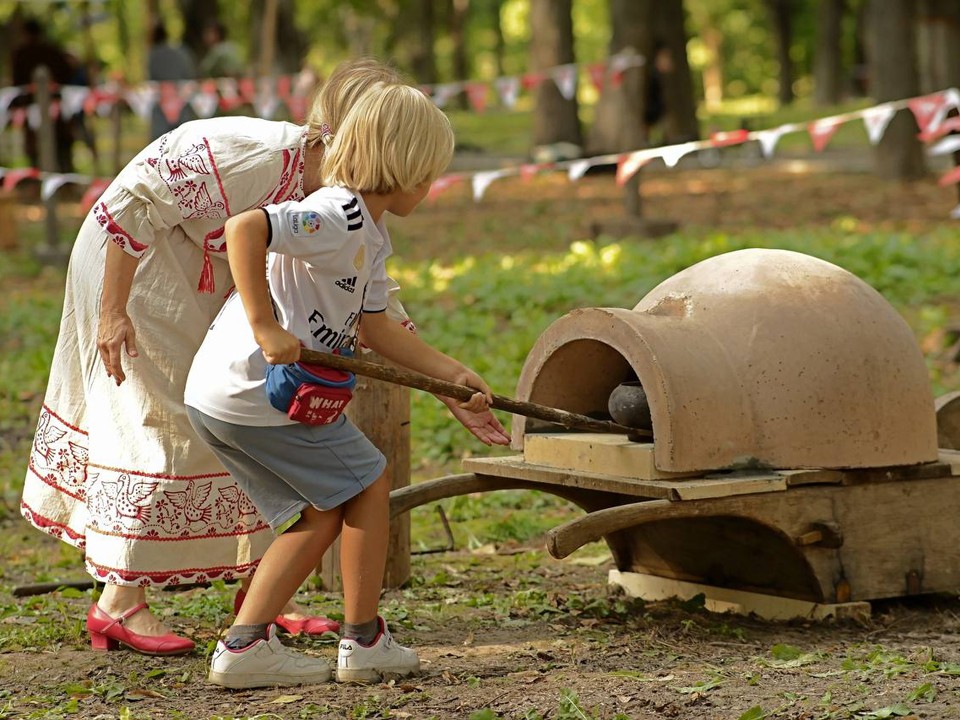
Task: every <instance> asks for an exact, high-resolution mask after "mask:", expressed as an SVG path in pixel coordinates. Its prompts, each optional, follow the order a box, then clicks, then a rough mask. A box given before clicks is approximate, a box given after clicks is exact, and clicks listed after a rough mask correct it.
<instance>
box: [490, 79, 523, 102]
mask: <svg viewBox="0 0 960 720" xmlns="http://www.w3.org/2000/svg"><path fill="white" fill-rule="evenodd" d="M494 85H496V88H497V95H498V96H499V97H500V102H501V103H502V104H503V105H504V107H508V108H513V106H514V105H516V104H517V97H518V96H519V95H520V78H518V77H512V76H511V77H501V78H497V79H496V80H495V81H494Z"/></svg>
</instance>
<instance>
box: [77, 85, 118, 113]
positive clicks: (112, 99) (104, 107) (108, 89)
mask: <svg viewBox="0 0 960 720" xmlns="http://www.w3.org/2000/svg"><path fill="white" fill-rule="evenodd" d="M93 96H96V105H97V115H99V116H100V117H109V116H110V114H111V113H112V112H113V108H114V106H115V105H116V104H117V103H118V102H120V100H121V99H122V96H121V95H120V88H119V86H118V85H117V83H115V82H111V83H110V84H109V85H105V86H103V88H102V89H100V90H98V89H96V88H94V89H93V90H91V91H90V95H89V96H88V97H87V103H84V106H83V108H84V111H86V108H87V104H88V103H89V101H90V98H91V97H93Z"/></svg>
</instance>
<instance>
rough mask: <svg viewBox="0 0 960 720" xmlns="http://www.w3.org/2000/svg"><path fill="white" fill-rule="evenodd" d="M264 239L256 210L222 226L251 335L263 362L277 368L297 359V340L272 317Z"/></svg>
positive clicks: (261, 218) (260, 216)
mask: <svg viewBox="0 0 960 720" xmlns="http://www.w3.org/2000/svg"><path fill="white" fill-rule="evenodd" d="M267 236H268V227H267V216H266V215H264V214H263V212H261V211H260V210H248V211H247V212H243V213H240V214H239V215H235V216H234V217H232V218H230V219H229V220H227V223H226V225H224V237H225V238H226V241H227V260H228V262H229V263H230V272H231V273H233V282H234V284H235V285H236V287H237V292H238V293H240V300H241V301H242V302H243V309H244V312H246V314H247V321H248V322H249V323H250V327H251V328H252V329H253V336H254V338H255V339H256V341H257V344H258V345H259V346H260V348H261V349H262V350H263V355H264V357H265V358H266V359H267V362H269V363H272V364H274V365H281V364H284V363H291V362H294V361H296V360H297V359H299V358H300V341H299V340H298V339H297V338H296V336H294V335H292V334H290V333H288V332H287V331H286V330H284V329H283V328H282V327H281V326H280V324H279V323H278V322H277V320H276V318H275V317H274V315H273V303H272V302H271V300H270V290H269V288H268V287H267Z"/></svg>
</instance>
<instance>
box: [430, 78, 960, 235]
mask: <svg viewBox="0 0 960 720" xmlns="http://www.w3.org/2000/svg"><path fill="white" fill-rule="evenodd" d="M905 109H907V110H909V111H910V112H911V113H913V116H914V118H915V119H916V121H917V126H918V127H919V128H920V133H919V139H920V140H921V141H922V142H924V143H925V144H927V146H928V149H927V153H928V154H929V155H930V156H942V155H949V154H952V153H954V152H957V151H960V115H952V116H951V115H949V113H950V111H951V110H955V109H956V110H960V90H958V89H957V88H950V89H948V90H942V91H939V92H935V93H930V94H928V95H921V96H918V97H913V98H908V99H905V100H895V101H891V102H885V103H880V104H878V105H874V106H872V107H868V108H864V109H862V110H855V111H852V112H847V113H842V114H839V115H831V116H828V117H823V118H817V119H815V120H812V121H810V122H807V123H787V124H784V125H780V126H778V127H774V128H768V129H766V130H758V131H751V130H732V131H726V132H715V133H713V134H712V135H711V136H710V137H709V138H707V139H705V140H697V141H691V142H685V143H680V144H677V145H664V146H660V147H652V148H643V149H640V150H634V151H630V152H624V153H615V154H608V155H598V156H595V157H589V158H578V159H576V160H564V161H559V162H552V163H526V164H522V165H517V166H514V167H506V168H499V169H497V170H489V171H481V172H476V173H453V174H449V175H444V176H442V177H440V178H438V179H437V181H436V182H435V183H434V184H433V185H432V186H431V188H430V192H429V194H428V197H431V198H435V197H437V196H438V195H440V194H441V193H442V192H444V191H445V190H447V189H448V188H450V187H452V186H453V185H456V184H457V183H460V182H465V181H467V180H469V181H470V183H471V187H472V191H473V198H474V200H475V201H476V202H479V201H480V200H482V199H483V196H484V193H486V191H487V188H489V187H490V185H491V184H493V183H494V182H496V181H497V180H499V179H501V178H506V177H516V176H520V177H521V178H523V179H524V180H529V179H530V178H532V177H534V176H535V175H538V174H540V173H543V172H550V171H564V172H566V173H567V176H568V177H569V179H570V180H571V181H572V182H576V181H577V180H579V179H580V178H582V177H583V176H584V175H585V174H586V173H587V171H588V170H589V169H590V168H591V167H597V166H602V165H616V166H617V174H616V178H617V184H618V185H623V184H624V183H626V182H627V180H629V179H630V178H631V177H633V176H634V175H635V174H636V173H637V172H639V171H640V169H641V168H642V167H644V166H645V165H647V164H649V163H650V162H652V161H654V160H656V159H658V158H659V159H661V160H662V161H663V163H664V165H666V166H667V167H671V168H672V167H674V166H676V165H677V163H678V162H679V161H680V159H681V158H683V157H685V156H687V155H689V154H691V153H695V152H698V151H702V150H713V149H716V148H722V147H730V146H734V145H743V144H746V143H749V142H757V143H759V145H760V149H761V152H762V153H763V156H764V157H766V158H769V157H772V156H773V153H774V151H775V149H776V146H777V143H778V142H779V141H780V139H781V138H782V137H783V136H784V135H786V134H788V133H796V132H804V131H806V132H807V133H808V134H809V136H810V140H811V144H812V146H813V149H814V151H815V152H823V151H824V150H825V149H826V147H827V145H828V144H829V142H830V139H831V138H832V137H833V135H834V134H835V133H836V131H837V130H838V129H839V127H840V126H841V125H843V124H844V123H848V122H853V121H856V120H860V121H862V122H863V124H864V127H865V130H866V132H867V138H868V139H869V141H870V143H871V144H872V145H877V144H878V143H879V142H880V141H881V140H882V139H883V135H884V133H885V132H886V129H887V127H888V126H889V124H890V121H891V120H892V119H893V116H894V115H895V114H896V113H897V112H899V111H900V110H905ZM953 133H956V134H953ZM956 183H960V167H955V168H953V169H951V170H949V171H948V172H946V173H945V174H943V175H942V176H941V177H940V179H939V184H940V185H953V184H956ZM951 217H952V218H954V219H960V205H958V206H957V207H956V208H954V210H953V211H952V212H951Z"/></svg>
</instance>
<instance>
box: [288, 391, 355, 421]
mask: <svg viewBox="0 0 960 720" xmlns="http://www.w3.org/2000/svg"><path fill="white" fill-rule="evenodd" d="M352 397H353V391H352V390H351V389H350V388H345V387H339V388H338V387H328V386H326V385H315V384H313V383H303V385H301V386H300V387H299V388H297V391H296V392H295V393H294V394H293V399H292V400H291V401H290V407H289V408H287V416H288V417H289V418H290V419H291V420H296V421H297V422H302V423H306V424H307V425H329V424H330V423H332V422H334V421H335V420H336V419H337V418H339V417H340V415H341V414H342V413H343V411H344V410H345V409H346V407H347V403H349V402H350V399H351V398H352Z"/></svg>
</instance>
